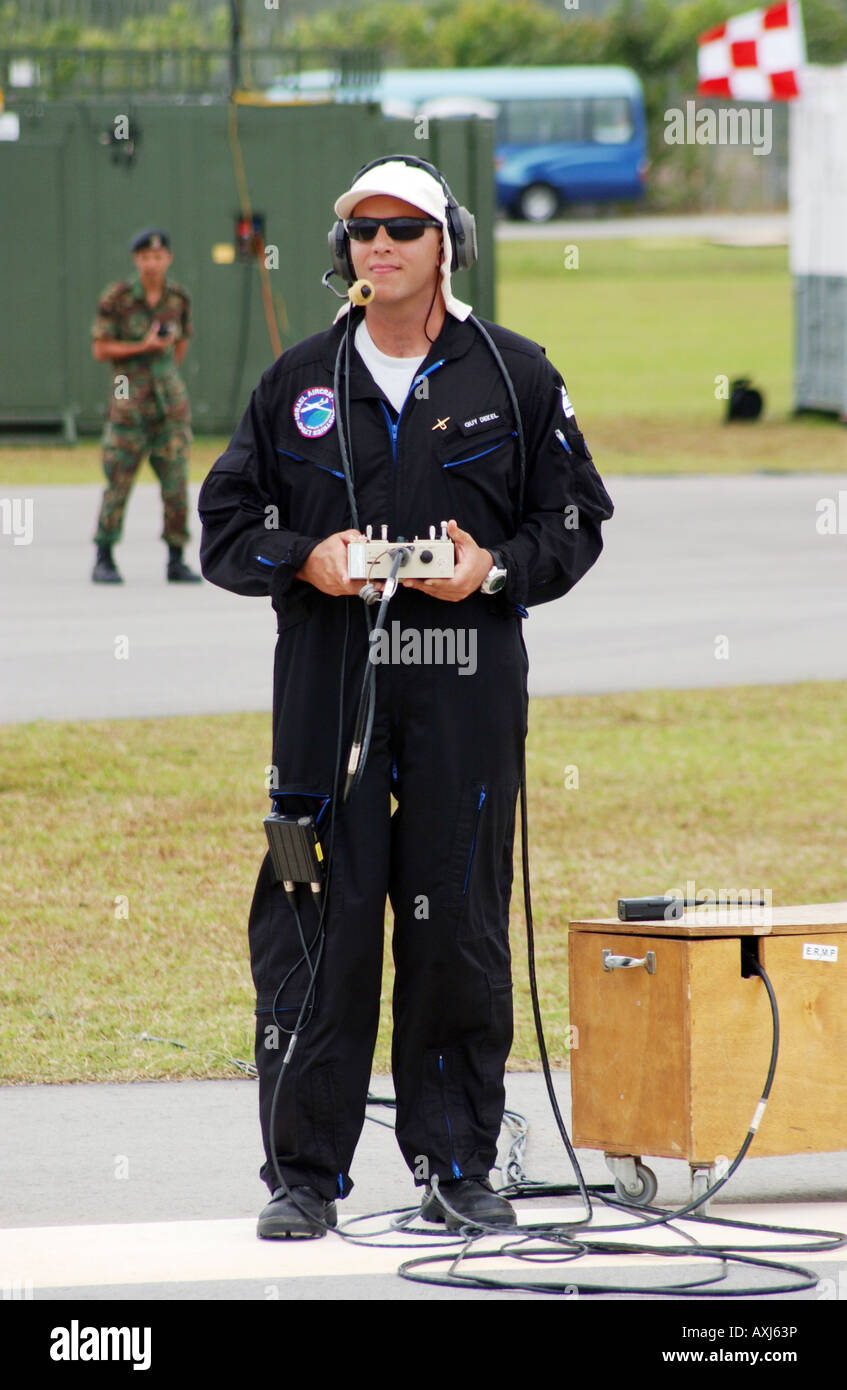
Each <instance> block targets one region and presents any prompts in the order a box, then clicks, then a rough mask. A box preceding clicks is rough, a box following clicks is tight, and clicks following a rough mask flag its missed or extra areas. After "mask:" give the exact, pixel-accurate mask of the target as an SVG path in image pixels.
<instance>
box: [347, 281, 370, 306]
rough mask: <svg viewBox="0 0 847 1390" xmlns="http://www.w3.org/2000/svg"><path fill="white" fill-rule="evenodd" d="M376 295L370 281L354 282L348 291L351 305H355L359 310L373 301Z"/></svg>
mask: <svg viewBox="0 0 847 1390" xmlns="http://www.w3.org/2000/svg"><path fill="white" fill-rule="evenodd" d="M374 293H375V291H374V287H373V285H372V284H371V282H370V280H354V281H353V284H352V285H351V286H350V288H349V290H348V291H347V298H348V299H349V300H350V303H351V304H355V305H356V307H357V308H362V307H363V306H364V305H365V304H368V303H369V302H370V301H371V300H372V299H373V297H374Z"/></svg>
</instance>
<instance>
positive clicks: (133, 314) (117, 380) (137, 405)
mask: <svg viewBox="0 0 847 1390" xmlns="http://www.w3.org/2000/svg"><path fill="white" fill-rule="evenodd" d="M130 251H131V252H132V258H133V260H134V261H135V266H136V270H137V272H138V273H137V275H136V276H135V278H134V279H133V280H121V281H120V282H119V283H118V284H116V285H110V286H109V288H108V289H107V290H106V291H105V293H104V294H103V296H102V298H101V300H100V303H99V305H98V309H97V317H96V319H95V320H94V327H93V329H92V336H93V339H94V343H93V351H94V356H95V358H96V359H97V361H98V362H109V363H110V364H111V366H112V368H113V371H114V380H113V383H112V393H111V399H110V404H109V416H108V421H107V424H106V429H105V432H104V435H103V471H104V473H105V474H106V478H107V481H108V486H107V488H106V490H105V492H104V494H103V502H102V505H101V508H100V517H99V520H98V523H97V534H96V535H95V537H94V539H95V542H96V544H97V560H96V563H95V566H94V572H93V574H92V576H91V577H92V579H93V580H94V582H95V583H96V584H120V583H122V582H123V580H122V577H121V575H120V574H119V572H118V570H117V568H116V566H115V562H114V559H113V557H112V546H113V545H114V544H115V543H116V542H117V541H118V540H120V536H121V530H122V528H123V518H124V509H125V507H126V502H127V498H128V497H129V493H130V490H131V488H132V485H133V482H134V481H135V475H136V473H137V472H138V469H139V467H140V465H141V462H142V460H143V459H144V457H145V456H146V455H147V454H148V453H149V455H150V465H151V467H152V468H153V471H154V472H155V474H156V476H157V478H158V479H159V482H160V484H161V488H162V502H163V504H164V529H163V531H162V539H163V540H164V541H166V542H167V545H168V555H169V558H168V568H167V577H168V580H169V581H170V582H171V583H200V575H199V574H195V573H194V572H193V571H192V570H191V569H189V567H188V565H186V564H185V563H184V561H183V558H182V549H183V546H184V545H185V543H186V541H187V540H188V529H187V511H188V497H187V490H188V451H189V447H190V444H191V409H190V406H189V402H188V394H187V392H186V389H185V385H184V383H183V381H182V378H181V377H180V375H179V371H178V367H179V366H180V364H181V362H182V359H183V357H184V356H185V354H186V352H187V350H188V340H189V338H190V336H191V304H190V301H189V298H188V295H187V294H186V293H185V290H183V289H180V287H179V286H178V285H175V284H172V283H171V282H169V281H168V280H167V279H166V274H167V270H168V267H169V266H170V264H171V262H172V260H173V255H172V253H171V250H170V244H169V241H168V237H167V235H166V233H165V232H163V231H161V230H160V229H158V228H149V229H148V230H147V231H144V232H139V233H138V234H137V235H136V236H134V237H133V238H132V241H131V242H130Z"/></svg>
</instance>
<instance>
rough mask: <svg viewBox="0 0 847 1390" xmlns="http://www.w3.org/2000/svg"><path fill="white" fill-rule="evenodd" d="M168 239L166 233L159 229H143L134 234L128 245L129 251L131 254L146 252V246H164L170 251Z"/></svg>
mask: <svg viewBox="0 0 847 1390" xmlns="http://www.w3.org/2000/svg"><path fill="white" fill-rule="evenodd" d="M170 244H171V243H170V238H169V237H168V234H167V232H163V231H162V229H161V227H145V229H144V231H143V232H136V233H135V236H134V237H133V238H132V240H131V241H130V243H129V249H130V251H132V252H133V254H134V253H135V252H136V251H146V250H147V248H148V246H151V247H154V248H155V247H159V246H164V247H165V248H167V249H170Z"/></svg>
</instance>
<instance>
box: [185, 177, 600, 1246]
mask: <svg viewBox="0 0 847 1390" xmlns="http://www.w3.org/2000/svg"><path fill="white" fill-rule="evenodd" d="M335 210H336V214H337V215H338V217H339V218H340V219H342V223H341V226H340V227H339V224H336V229H335V234H336V235H337V236H338V237H339V238H340V242H339V244H340V246H341V250H342V256H343V257H346V258H347V260H346V262H345V264H346V266H347V268H348V270H349V273H348V274H347V277H346V278H347V279H348V280H350V281H352V280H353V279H354V278H355V277H356V276H361V277H365V278H367V279H368V280H370V281H371V282H372V283H373V286H374V290H375V292H374V295H373V297H372V299H371V300H370V301H369V303H368V305H367V308H366V309H364V310H362V309H354V308H351V307H350V305H349V304H345V305H344V307H343V308H342V309H340V310H339V313H338V315H337V317H336V321H335V323H334V324H333V326H332V327H331V328H330V329H329V330H327V331H326V332H324V333H319V334H316V335H315V336H314V337H311V338H309V339H307V340H306V341H304V342H302V343H300V344H298V345H297V346H295V347H293V348H291V349H289V350H288V351H286V352H285V353H283V355H282V357H280V358H279V359H278V361H277V362H275V363H274V364H273V366H272V367H270V368H269V369H268V370H267V371H266V372H265V373H264V375H263V377H262V379H261V381H260V382H259V384H258V386H257V387H256V389H255V391H254V392H253V395H252V398H251V401H250V404H249V406H248V408H247V410H246V412H245V414H244V417H243V419H242V421H241V424H240V425H239V427H238V430H237V431H236V433H235V435H234V437H233V439H232V441H231V443H230V445H229V447H228V449H227V450H226V452H225V453H224V454H223V455H222V456H221V458H219V459H218V461H217V463H216V464H215V465H214V467H213V468H212V470H211V472H210V474H209V476H208V477H207V479H206V481H205V483H204V485H203V489H202V492H201V497H200V513H201V518H202V521H203V539H202V545H201V564H202V569H203V574H204V575H205V577H206V578H207V579H209V580H211V581H212V582H213V583H215V584H219V585H221V586H223V587H224V588H227V589H231V590H233V591H235V592H236V593H242V594H249V595H270V598H271V602H272V604H273V607H274V610H275V612H276V614H277V620H278V629H279V637H278V643H277V650H276V659H275V667H274V709H273V763H274V767H275V769H276V770H277V773H278V778H279V781H278V785H276V786H275V787H274V790H273V792H272V795H273V797H274V800H275V804H276V806H277V808H278V809H279V810H281V811H283V812H284V813H287V814H302V813H304V812H305V813H306V814H311V815H313V816H314V818H315V821H316V828H317V833H318V836H319V839H320V843H321V845H322V846H323V850H324V853H325V854H330V853H331V860H332V866H331V872H330V877H329V888H328V906H327V911H326V914H325V940H324V944H323V949H322V952H321V954H320V962H319V965H318V968H317V983H316V990H315V996H314V1006H313V1010H312V1013H311V1015H310V1017H309V1020H308V1023H307V1024H306V1025H304V1027H303V1029H302V1037H299V1039H298V1042H297V1046H296V1049H295V1051H294V1052H293V1053H292V1056H291V1060H290V1064H289V1066H288V1068H287V1071H286V1073H285V1076H284V1078H283V1081H282V1084H281V1086H280V1087H279V1088H278V1090H277V1091H276V1093H275V1088H276V1082H277V1078H278V1077H279V1074H280V1067H281V1066H282V1062H283V1056H284V1053H285V1051H286V1047H287V1043H288V1039H287V1036H286V1034H285V1032H284V1031H282V1030H281V1029H280V1027H279V1025H284V1026H287V1027H289V1028H290V1027H292V1026H293V1022H294V1020H295V1019H296V1018H297V1015H298V1012H299V1010H300V1006H301V1004H302V1002H303V999H304V996H305V994H306V991H307V988H308V983H309V971H308V968H307V967H306V965H305V963H304V960H303V945H302V940H301V937H300V934H299V932H298V927H297V922H296V918H295V916H294V913H293V912H292V909H291V907H290V906H289V902H288V900H287V898H286V895H285V893H284V891H283V887H282V884H280V883H278V882H276V881H275V876H274V873H273V870H272V866H271V863H270V860H269V858H268V857H266V858H265V861H264V863H263V864H262V868H261V871H260V873H259V878H258V882H257V885H256V891H255V895H254V899H253V906H252V909H251V914H250V925H249V934H250V949H251V964H252V970H253V978H254V981H255V985H256V992H257V1004H256V1014H257V1029H256V1058H257V1065H258V1069H259V1080H260V1110H261V1119H262V1130H263V1138H264V1141H265V1152H266V1155H267V1161H266V1163H265V1164H264V1166H263V1168H262V1177H263V1178H264V1180H265V1181H266V1182H267V1184H268V1186H269V1188H270V1189H271V1193H272V1199H271V1201H270V1202H269V1204H268V1205H267V1206H266V1207H265V1208H264V1210H263V1212H262V1213H261V1215H260V1218H259V1235H260V1236H264V1237H285V1236H313V1235H322V1234H324V1233H325V1230H326V1228H327V1226H330V1225H334V1224H335V1222H336V1210H335V1202H334V1199H335V1198H336V1197H339V1196H340V1197H344V1196H346V1195H347V1193H348V1192H349V1191H350V1188H351V1186H352V1184H351V1180H350V1175H349V1168H350V1163H351V1160H352V1157H353V1152H354V1149H355V1146H356V1143H357V1141H358V1137H359V1134H360V1131H361V1127H362V1123H363V1120H364V1114H365V1103H366V1096H367V1091H368V1085H369V1081H370V1070H371V1063H372V1058H373V1048H374V1043H375V1039H376V1032H377V1023H378V1016H379V999H380V982H381V972H382V943H383V920H384V911H385V900H386V895H388V896H389V897H390V900H391V904H392V907H393V910H394V960H395V966H396V982H395V988H394V1001H393V1004H394V1032H393V1049H392V1067H393V1073H394V1081H395V1089H396V1095H397V1117H396V1133H397V1140H398V1143H399V1145H400V1149H401V1151H402V1153H403V1157H404V1159H405V1160H406V1163H407V1164H408V1166H409V1168H410V1169H411V1171H412V1173H413V1176H414V1179H415V1182H416V1183H418V1184H419V1185H423V1186H424V1187H425V1192H424V1195H423V1203H422V1215H423V1216H424V1219H426V1220H430V1221H444V1220H446V1221H447V1224H448V1227H450V1228H451V1229H455V1228H456V1227H457V1226H458V1225H459V1224H461V1222H459V1221H458V1220H457V1218H456V1217H454V1216H453V1215H452V1214H451V1213H450V1212H448V1211H447V1209H446V1207H445V1206H443V1205H442V1204H441V1203H440V1202H439V1195H438V1194H439V1192H440V1193H441V1194H443V1196H444V1197H445V1198H446V1200H447V1202H448V1203H449V1205H450V1207H452V1208H453V1210H454V1211H455V1212H457V1213H458V1214H459V1216H461V1217H462V1218H464V1220H469V1221H477V1222H482V1223H484V1224H486V1225H493V1226H508V1225H511V1224H514V1220H515V1217H514V1212H513V1210H512V1208H511V1206H510V1205H509V1203H508V1202H507V1201H506V1200H505V1199H504V1198H502V1197H500V1196H498V1195H497V1194H496V1193H495V1192H493V1191H492V1189H491V1186H490V1183H489V1178H488V1175H489V1172H490V1170H491V1169H492V1167H493V1166H494V1164H495V1161H496V1146H497V1137H498V1133H499V1129H500V1123H501V1118H502V1113H503V1106H504V1102H505V1092H504V1073H505V1064H506V1059H507V1056H508V1053H509V1048H510V1046H511V1040H512V1001H511V975H510V955H509V938H508V924H509V898H510V893H511V882H512V849H513V838H514V827H515V806H516V798H517V793H518V789H519V785H520V779H521V768H522V761H523V745H524V739H525V734H526V715H527V694H526V676H527V658H526V650H525V647H524V643H523V638H522V634H521V625H522V620H523V618H524V617H526V616H527V611H526V610H527V608H528V607H530V606H532V605H533V604H537V603H544V602H547V601H549V600H551V599H555V598H558V597H559V596H560V595H562V594H564V593H566V592H567V591H568V590H569V589H570V588H571V587H572V586H573V585H574V584H575V583H576V582H577V580H579V579H580V578H581V576H582V575H583V574H584V573H585V572H586V570H588V569H589V568H590V566H591V565H592V564H593V563H594V561H595V560H596V559H597V556H598V555H599V553H600V550H601V548H602V540H601V535H600V525H601V522H602V521H604V520H606V519H608V518H609V517H611V515H612V504H611V501H610V499H609V497H608V494H607V493H606V491H605V489H604V487H603V484H602V482H601V480H600V478H599V476H598V474H597V472H596V471H595V468H594V465H593V463H592V461H591V456H590V454H589V452H588V449H587V448H586V445H585V441H584V439H583V437H582V434H581V433H580V431H579V428H578V426H577V423H576V419H575V416H574V412H573V408H572V406H571V404H570V401H569V399H568V396H567V392H566V390H565V386H564V383H563V381H562V378H561V376H560V375H559V374H558V372H557V371H556V370H555V368H554V367H553V366H552V365H551V364H550V363H549V362H548V361H547V358H546V357H545V355H544V352H543V349H541V348H540V347H539V346H538V345H537V344H535V343H533V342H531V341H529V340H528V339H526V338H522V337H519V336H518V335H516V334H514V333H511V332H509V331H508V330H506V329H504V328H501V327H499V326H497V325H495V324H492V323H487V324H484V325H483V326H482V328H480V327H479V324H478V321H477V320H475V319H473V318H472V316H471V311H470V306H469V305H467V304H464V303H462V301H460V300H458V299H457V298H456V297H455V295H454V294H453V291H452V284H451V274H450V272H451V269H454V268H456V266H457V265H459V266H462V265H467V264H468V263H469V259H472V252H471V251H470V249H469V248H468V246H467V244H466V243H467V240H468V239H470V240H473V236H472V219H471V218H470V214H468V213H467V212H466V210H465V209H459V208H458V206H457V205H456V203H455V200H453V199H452V195H450V194H449V190H448V189H447V187H446V184H445V183H444V181H443V179H442V178H441V176H440V174H438V172H437V171H435V170H432V167H431V166H427V165H423V164H422V162H421V161H419V160H416V159H414V158H412V157H406V156H391V157H389V158H388V159H387V160H386V161H378V162H377V164H376V165H375V166H368V167H367V168H366V170H365V171H362V172H360V175H357V177H356V179H355V180H354V182H353V185H352V187H351V189H350V190H348V192H347V193H345V194H344V195H343V196H342V197H341V198H339V199H338V201H337V202H336V205H335ZM410 218H411V219H416V220H417V221H418V225H416V226H414V227H412V228H411V230H409V229H408V227H406V226H404V225H403V224H404V223H407V222H408V219H410ZM398 219H399V220H398ZM375 222H376V224H377V225H376V226H375V225H374V223H375ZM392 233H393V234H392ZM410 237H411V238H413V239H409V238H410ZM343 268H344V266H342V269H343ZM348 311H349V316H350V317H349V319H348ZM483 330H485V331H487V333H488V334H489V335H490V338H491V339H492V340H493V343H494V344H495V345H496V349H498V350H499V354H500V356H501V359H502V363H503V364H504V365H505V368H506V370H507V371H508V375H509V377H510V378H511V381H512V383H513V385H514V392H515V396H516V400H517V403H518V406H519V411H520V417H521V421H522V426H523V432H524V435H525V482H524V485H523V506H522V510H521V513H520V515H519V514H518V507H519V498H520V495H521V477H520V474H521V469H520V452H519V439H518V434H519V429H520V422H519V421H518V420H517V419H516V415H515V410H514V408H513V403H512V398H511V396H510V393H509V389H508V386H507V383H506V380H505V376H504V372H503V370H502V369H501V367H500V366H498V364H497V361H496V358H495V355H494V351H493V350H492V347H491V345H490V344H489V343H488V342H487V341H486V338H485V336H484V331H483ZM347 333H349V335H350V338H348V341H347V347H349V409H345V404H344V402H345V394H346V392H345V387H344V384H343V377H344V373H343V363H344V362H345V360H346V359H345V351H344V348H345V334H347ZM350 339H352V342H351V341H350ZM354 344H355V345H354ZM337 359H338V360H339V361H340V362H341V364H342V370H341V377H340V379H341V381H342V386H341V389H340V390H339V392H338V397H337V398H336V397H335V396H334V393H333V380H334V373H335V369H336V360H337ZM339 403H340V408H341V410H342V413H343V418H342V421H341V424H342V428H343V433H344V437H345V439H346V441H347V444H348V445H349V452H350V456H351V468H352V474H353V479H354V486H355V502H356V504H357V514H358V518H359V525H360V526H361V528H362V530H363V529H364V527H365V526H366V525H368V524H371V525H373V527H374V533H375V534H376V535H379V528H380V526H381V525H382V524H386V525H387V527H388V536H389V538H390V539H392V540H393V539H396V538H398V537H413V536H426V535H428V533H429V527H430V526H431V525H436V526H440V523H441V522H442V520H447V521H449V535H450V537H451V538H452V539H453V541H454V545H455V560H456V564H455V571H454V574H453V576H452V578H450V579H439V580H419V579H415V580H408V581H404V582H402V583H401V585H400V587H399V588H398V590H397V593H396V595H395V597H394V598H393V599H392V601H391V603H390V605H389V608H388V612H387V622H386V629H387V630H386V633H385V634H384V636H385V642H384V644H383V648H382V657H381V660H380V664H377V665H376V678H375V679H376V706H375V716H374V721H373V729H372V736H371V739H370V745H369V751H368V755H367V761H366V764H365V767H364V771H363V773H362V775H361V781H360V783H359V784H358V785H357V786H356V787H354V789H353V792H352V794H351V795H350V797H349V800H347V801H346V802H345V801H342V798H341V795H340V791H341V788H342V787H343V775H344V767H345V764H346V758H347V754H348V751H349V749H350V745H351V739H352V734H353V724H354V720H355V715H356V709H357V705H358V695H359V690H360V687H361V684H362V676H363V672H364V670H365V663H366V660H367V658H368V655H369V650H370V653H371V659H372V660H374V662H376V661H377V654H376V652H375V651H374V648H373V644H369V634H368V626H367V623H366V611H367V610H366V609H365V605H364V604H363V603H362V602H360V600H359V599H358V597H357V594H358V591H359V590H360V589H361V587H362V582H361V581H359V580H354V581H351V580H350V579H348V577H347V546H348V544H349V543H350V541H351V540H353V539H356V538H357V537H359V536H360V534H361V532H360V531H359V530H357V529H356V528H354V527H353V526H352V524H351V523H352V516H351V507H350V503H349V501H348V489H347V487H346V486H345V479H344V463H343V459H342V454H341V447H340V443H339V431H338V425H339V421H338V420H337V418H336V412H337V410H338V409H339ZM389 633H390V642H389V641H388V637H389ZM342 659H343V665H342ZM342 680H343V689H342ZM340 710H341V716H339V711H340ZM339 717H341V726H342V727H341V741H340V743H339ZM339 750H340V753H339ZM339 764H340V766H341V776H340V777H339V774H338V766H339ZM392 796H393V797H394V798H395V799H396V801H397V806H396V810H395V811H394V814H393V815H392V814H391V798H392ZM331 826H333V827H334V828H333V830H332V833H331V831H330V827H331ZM302 895H303V898H304V899H305V901H304V902H303V905H302V906H301V909H300V914H301V917H302V927H303V930H304V932H305V936H306V938H308V939H309V940H308V942H307V944H311V936H312V933H313V932H314V927H315V923H316V914H315V910H314V908H313V907H312V905H311V903H309V902H308V897H309V894H308V889H303V890H302ZM310 912H311V914H312V915H311V916H309V917H308V918H307V914H308V913H310ZM315 954H316V953H315V952H313V958H314V956H315ZM298 962H299V966H298ZM289 972H293V973H291V974H290V977H289V978H288V979H287V982H286V984H285V986H284V988H283V989H282V990H280V986H281V984H282V982H283V981H284V980H286V977H288V976H289ZM280 1031H282V1037H281V1039H278V1040H276V1041H275V1034H276V1033H279V1032H280ZM269 1042H271V1043H273V1044H274V1045H269ZM272 1112H273V1113H272ZM435 1176H437V1178H438V1183H437V1184H435V1185H433V1184H432V1183H431V1179H432V1178H433V1177H435ZM436 1188H437V1190H436Z"/></svg>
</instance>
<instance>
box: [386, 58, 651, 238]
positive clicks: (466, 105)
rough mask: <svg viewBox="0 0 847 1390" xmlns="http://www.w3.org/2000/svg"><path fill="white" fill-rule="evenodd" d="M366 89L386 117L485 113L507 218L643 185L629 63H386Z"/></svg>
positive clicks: (639, 98)
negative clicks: (371, 91) (371, 88)
mask: <svg viewBox="0 0 847 1390" xmlns="http://www.w3.org/2000/svg"><path fill="white" fill-rule="evenodd" d="M374 95H375V97H376V99H377V100H378V101H380V102H381V104H382V106H383V110H384V111H385V112H386V114H387V115H396V116H406V117H408V116H421V115H424V116H425V115H431V116H437V115H439V116H450V115H454V116H461V115H469V114H473V113H477V114H479V115H483V116H485V115H487V116H490V117H491V118H493V119H494V121H495V131H494V143H495V160H494V164H495V180H496V186H497V201H498V203H499V204H500V206H501V207H502V208H503V209H504V210H505V211H506V212H508V213H510V214H511V215H512V216H515V217H523V218H526V219H527V220H528V221H530V222H547V221H549V220H550V219H551V218H552V217H555V216H556V215H557V214H558V213H560V212H562V211H563V209H564V208H565V207H567V205H568V204H569V203H576V202H592V203H593V202H608V201H625V200H630V199H637V198H640V197H641V196H642V194H643V193H644V190H645V183H646V178H647V167H648V166H647V126H646V120H645V114H644V93H643V91H642V87H641V83H640V81H639V79H638V77H637V76H636V74H635V73H634V72H632V71H631V70H630V69H629V68H622V67H600V66H597V67H537V68H535V67H534V68H509V67H496V68H403V69H399V68H394V69H388V70H386V71H385V72H383V73H382V75H381V77H380V78H378V79H377V84H376V88H375V92H374Z"/></svg>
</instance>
